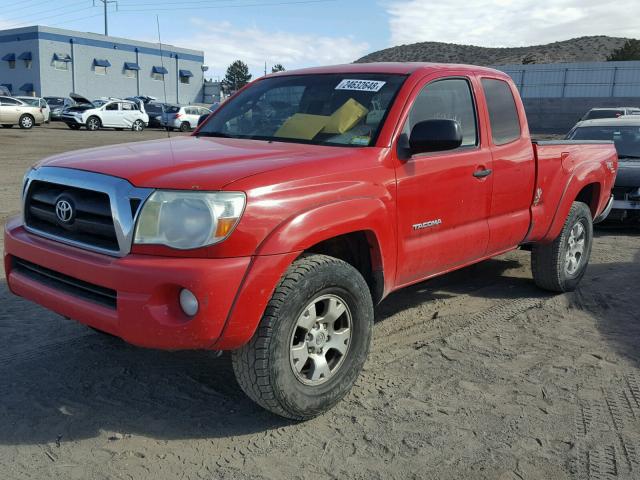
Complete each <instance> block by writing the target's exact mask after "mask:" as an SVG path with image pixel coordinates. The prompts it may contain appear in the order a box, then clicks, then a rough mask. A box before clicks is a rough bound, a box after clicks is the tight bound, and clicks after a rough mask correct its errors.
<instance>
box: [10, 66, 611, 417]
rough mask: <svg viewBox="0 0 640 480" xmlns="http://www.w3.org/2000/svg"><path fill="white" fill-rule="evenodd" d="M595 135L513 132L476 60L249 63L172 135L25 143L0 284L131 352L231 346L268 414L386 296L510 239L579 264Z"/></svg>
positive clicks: (545, 273) (323, 404)
mask: <svg viewBox="0 0 640 480" xmlns="http://www.w3.org/2000/svg"><path fill="white" fill-rule="evenodd" d="M616 169H617V156H616V151H615V149H614V145H613V144H612V143H611V142H607V141H594V142H575V141H550V142H535V141H532V140H531V138H530V135H529V130H528V126H527V120H526V116H525V111H524V109H523V105H522V102H521V100H520V97H519V95H518V91H517V89H516V87H515V85H514V83H513V82H512V81H511V79H510V78H509V77H508V76H507V75H505V74H504V73H501V72H499V71H496V70H492V69H488V68H482V67H474V66H463V65H438V64H418V63H404V64H403V63H388V64H384V63H381V64H354V65H344V66H337V67H325V68H311V69H305V70H300V71H292V72H291V71H290V72H283V73H278V74H273V75H268V76H266V77H263V78H261V79H259V80H257V81H255V82H253V83H251V84H250V85H248V86H247V87H245V88H244V89H242V90H240V91H239V92H238V93H237V94H236V95H235V96H234V97H232V98H231V99H230V100H228V101H227V102H225V103H224V104H223V105H221V106H220V107H219V108H218V109H217V110H216V111H215V112H214V113H213V114H211V115H210V116H209V117H208V118H207V119H206V120H205V121H204V122H203V123H202V124H201V125H200V126H199V127H198V129H197V130H196V131H195V132H194V133H193V134H192V135H191V136H187V137H179V138H171V139H163V140H158V141H150V142H141V143H134V144H127V145H120V146H110V147H104V148H94V149H90V150H84V151H77V152H70V153H64V154H61V155H56V156H53V157H50V158H47V159H45V160H43V161H41V162H39V163H38V164H37V165H35V166H34V167H33V168H32V169H31V170H29V171H28V172H27V173H26V175H25V179H24V184H23V187H22V189H23V190H22V191H23V194H22V197H23V211H22V214H21V215H20V216H19V217H16V218H13V219H11V220H9V221H8V222H7V224H6V226H5V256H4V261H5V269H6V277H7V281H8V285H9V288H10V289H11V291H12V292H13V293H15V294H16V295H20V296H22V297H24V298H27V299H29V300H32V301H34V302H37V303H39V304H40V305H43V306H44V307H46V308H48V309H50V310H52V311H54V312H57V313H59V314H60V315H63V316H65V317H68V318H71V319H74V320H77V321H79V322H81V323H83V324H86V325H89V326H91V327H93V328H94V329H97V330H100V331H103V332H106V333H109V334H112V335H116V336H118V337H121V338H122V339H124V340H125V341H127V342H130V343H132V344H135V345H139V346H142V347H151V348H159V349H171V350H174V349H211V350H217V351H224V350H230V351H232V354H231V356H232V363H233V369H234V371H235V374H236V377H237V379H238V383H239V384H240V386H241V388H242V389H243V390H244V391H245V392H246V393H247V394H248V396H249V397H251V398H252V399H253V400H254V401H256V402H257V403H258V404H260V405H261V406H262V407H264V408H266V409H268V410H270V411H271V412H274V413H276V414H278V415H281V416H284V417H288V418H291V419H297V420H302V419H307V418H311V417H313V416H316V415H319V414H321V413H322V412H324V411H326V410H328V409H329V408H331V407H332V406H333V405H335V404H336V403H337V402H338V401H339V400H340V399H341V398H342V397H343V396H344V395H345V394H346V393H347V392H349V390H350V389H351V388H352V386H353V385H354V383H355V381H356V379H357V377H358V375H359V373H360V371H361V369H362V367H363V364H364V362H365V360H366V358H367V354H368V351H369V346H370V342H371V337H372V329H373V316H374V306H375V305H376V304H378V303H379V302H380V301H381V300H383V299H384V298H385V297H386V296H387V295H389V294H390V293H391V292H393V291H394V290H397V289H400V288H402V287H404V286H407V285H411V284H414V283H417V282H421V281H423V280H425V279H428V278H431V277H434V276H436V275H441V274H444V273H447V272H450V271H452V270H455V269H459V268H461V267H464V266H466V265H470V264H473V263H475V262H479V261H481V260H484V259H487V258H490V257H494V256H496V255H500V254H502V253H504V252H508V251H510V250H513V249H516V248H519V247H521V248H524V249H527V250H530V251H531V266H532V272H533V279H534V281H535V283H536V284H537V285H539V286H540V287H542V288H543V289H546V290H550V291H554V292H566V291H570V290H573V289H575V288H576V286H577V285H578V283H579V282H580V279H581V278H582V277H583V275H584V274H585V270H586V268H587V263H588V261H589V255H590V253H591V246H592V241H593V223H594V222H595V221H598V220H599V219H601V218H602V217H604V216H605V215H606V214H607V211H608V209H609V208H610V206H611V190H612V187H613V184H614V179H615V176H616Z"/></svg>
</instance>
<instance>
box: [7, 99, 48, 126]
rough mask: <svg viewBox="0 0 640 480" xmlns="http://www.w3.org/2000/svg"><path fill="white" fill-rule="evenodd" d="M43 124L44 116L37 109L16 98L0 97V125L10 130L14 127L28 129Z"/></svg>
mask: <svg viewBox="0 0 640 480" xmlns="http://www.w3.org/2000/svg"><path fill="white" fill-rule="evenodd" d="M42 123H44V114H43V113H42V112H41V111H40V108H39V107H32V106H31V105H28V104H26V103H24V102H23V101H21V100H18V99H17V98H12V97H0V125H2V127H3V128H11V127H13V126H14V125H18V126H20V128H24V129H27V130H28V129H30V128H32V127H33V126H34V125H40V124H42Z"/></svg>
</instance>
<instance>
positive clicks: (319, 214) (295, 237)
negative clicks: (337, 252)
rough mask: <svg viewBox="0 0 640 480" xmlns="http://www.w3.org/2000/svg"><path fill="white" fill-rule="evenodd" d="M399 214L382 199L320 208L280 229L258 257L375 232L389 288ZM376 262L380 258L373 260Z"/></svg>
mask: <svg viewBox="0 0 640 480" xmlns="http://www.w3.org/2000/svg"><path fill="white" fill-rule="evenodd" d="M395 223H396V221H395V210H393V209H391V208H389V207H388V206H386V205H385V203H384V202H383V201H382V200H381V199H380V198H374V197H356V198H350V199H346V200H337V201H335V202H331V203H325V204H321V205H316V206H314V207H312V208H310V209H307V210H305V211H303V212H298V213H296V214H295V215H293V216H291V217H289V218H288V219H287V220H285V221H284V222H282V223H281V224H280V225H278V226H277V227H276V228H275V229H274V230H273V231H272V232H271V233H270V234H269V235H268V236H267V238H265V239H264V240H263V241H262V243H261V244H260V245H259V246H258V249H257V252H256V254H257V255H277V254H284V253H289V252H294V251H304V250H307V249H308V248H310V247H312V246H313V245H316V244H318V243H320V242H322V241H324V240H328V239H330V238H334V237H337V236H340V235H346V234H348V233H353V232H358V231H364V232H371V234H372V235H373V236H374V237H375V240H376V242H377V247H378V248H379V259H377V260H378V261H379V263H380V265H379V267H380V268H381V269H382V270H383V271H384V272H385V275H384V276H385V284H387V282H389V281H392V280H393V279H394V278H395V259H394V254H395V247H394V246H395V244H396V231H395ZM373 260H374V262H375V261H376V258H373Z"/></svg>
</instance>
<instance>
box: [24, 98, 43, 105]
mask: <svg viewBox="0 0 640 480" xmlns="http://www.w3.org/2000/svg"><path fill="white" fill-rule="evenodd" d="M20 100H22V101H23V102H24V103H26V104H27V105H31V106H32V107H39V106H40V99H38V98H20Z"/></svg>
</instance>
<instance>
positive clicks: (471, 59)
mask: <svg viewBox="0 0 640 480" xmlns="http://www.w3.org/2000/svg"><path fill="white" fill-rule="evenodd" d="M626 40H627V39H626V38H617V37H607V36H604V35H599V36H593V37H580V38H572V39H571V40H565V41H562V42H553V43H549V44H547V45H532V46H529V47H510V48H487V47H476V46H473V45H456V44H454V43H442V42H421V43H414V44H411V45H400V46H398V47H391V48H387V49H385V50H380V51H377V52H373V53H370V54H369V55H366V56H364V57H362V58H361V59H359V60H356V63H368V62H438V63H470V64H474V65H506V64H510V63H516V64H522V63H564V62H597V61H604V60H606V59H607V56H608V55H610V54H611V52H612V51H613V50H615V49H616V48H620V47H622V45H624V43H625V42H626Z"/></svg>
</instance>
